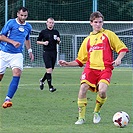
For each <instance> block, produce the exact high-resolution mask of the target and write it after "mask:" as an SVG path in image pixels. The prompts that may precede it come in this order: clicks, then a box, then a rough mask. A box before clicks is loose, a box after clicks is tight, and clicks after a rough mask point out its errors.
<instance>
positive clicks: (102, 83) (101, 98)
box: [93, 68, 112, 123]
mask: <svg viewBox="0 0 133 133" xmlns="http://www.w3.org/2000/svg"><path fill="white" fill-rule="evenodd" d="M99 74H100V78H99V79H98V80H99V82H98V93H97V97H96V105H95V109H94V118H93V122H94V123H99V122H100V120H101V117H100V109H101V107H102V106H103V104H104V103H105V102H106V100H107V94H106V93H107V88H108V85H109V84H110V79H111V76H112V70H111V69H110V68H106V69H105V70H104V71H101V72H100V73H99Z"/></svg>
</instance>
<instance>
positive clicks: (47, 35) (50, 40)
mask: <svg viewBox="0 0 133 133" xmlns="http://www.w3.org/2000/svg"><path fill="white" fill-rule="evenodd" d="M46 26H47V28H46V29H44V30H42V31H41V32H40V33H39V37H38V39H37V44H39V45H43V60H44V64H45V68H46V72H45V74H44V76H43V77H42V78H41V79H40V89H41V90H43V89H44V83H45V80H46V79H47V82H48V86H49V91H50V92H54V91H56V88H54V87H53V85H52V72H53V69H54V66H55V63H56V58H57V44H59V43H60V34H59V32H58V31H57V30H55V29H54V19H53V18H48V19H47V22H46Z"/></svg>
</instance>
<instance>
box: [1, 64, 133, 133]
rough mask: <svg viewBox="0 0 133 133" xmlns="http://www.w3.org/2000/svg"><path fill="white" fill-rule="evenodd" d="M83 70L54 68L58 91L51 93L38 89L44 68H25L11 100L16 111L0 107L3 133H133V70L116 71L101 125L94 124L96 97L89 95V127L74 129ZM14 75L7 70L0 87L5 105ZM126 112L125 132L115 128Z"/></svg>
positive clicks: (87, 125)
mask: <svg viewBox="0 0 133 133" xmlns="http://www.w3.org/2000/svg"><path fill="white" fill-rule="evenodd" d="M82 70H83V68H63V67H59V68H55V70H54V72H53V84H54V86H55V87H56V88H57V91H56V92H54V93H50V92H49V90H48V85H47V83H46V84H45V89H44V90H40V89H39V79H40V78H41V76H42V74H43V73H44V72H45V69H44V68H24V70H23V73H22V76H21V80H20V84H19V88H18V91H17V93H16V94H15V96H14V98H13V99H12V102H13V107H11V108H7V109H3V108H2V107H0V133H132V132H133V128H132V126H133V124H132V123H133V120H132V112H133V106H132V105H133V100H132V99H133V95H132V94H133V91H132V83H133V81H132V69H131V68H115V69H114V70H113V76H112V81H111V84H110V86H109V88H108V92H107V94H108V99H107V102H106V103H105V104H104V105H103V107H102V109H101V117H102V119H101V122H100V123H99V124H93V122H92V119H93V109H94V106H95V98H96V93H92V92H90V91H88V93H87V98H88V105H87V110H86V123H85V124H83V125H75V124H74V123H75V121H76V120H77V117H78V109H77V96H78V91H79V86H80V84H79V83H80V80H79V78H80V75H81V72H82ZM11 78H12V72H11V70H10V69H7V71H6V74H5V76H4V78H3V80H2V82H1V83H0V104H1V105H2V103H3V101H4V98H5V95H6V93H7V88H8V85H9V82H10V80H11ZM122 110H123V111H125V112H127V113H128V114H129V116H130V119H131V120H130V123H129V124H128V126H127V127H125V128H118V127H115V126H114V125H113V122H112V117H113V115H114V113H116V112H117V111H122Z"/></svg>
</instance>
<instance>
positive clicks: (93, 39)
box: [76, 29, 128, 70]
mask: <svg viewBox="0 0 133 133" xmlns="http://www.w3.org/2000/svg"><path fill="white" fill-rule="evenodd" d="M113 51H115V52H117V53H118V54H119V53H120V52H127V51H128V48H127V47H126V45H125V44H124V43H123V42H122V41H121V40H120V39H119V38H118V36H117V35H116V34H115V33H114V32H112V31H110V30H105V29H101V30H100V31H99V32H98V33H96V34H93V32H91V33H90V35H89V36H88V37H86V38H85V39H84V41H83V42H82V44H81V47H80V49H79V52H78V57H77V58H76V61H77V63H78V64H79V66H83V65H84V64H86V67H88V68H92V69H97V70H104V69H105V67H111V68H112V69H113V66H112V62H113Z"/></svg>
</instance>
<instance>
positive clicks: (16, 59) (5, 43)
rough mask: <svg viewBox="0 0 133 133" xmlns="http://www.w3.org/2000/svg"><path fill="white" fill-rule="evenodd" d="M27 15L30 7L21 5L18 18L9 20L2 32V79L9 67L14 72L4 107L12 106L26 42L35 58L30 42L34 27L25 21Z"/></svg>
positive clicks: (0, 67)
mask: <svg viewBox="0 0 133 133" xmlns="http://www.w3.org/2000/svg"><path fill="white" fill-rule="evenodd" d="M27 17H28V9H27V8H25V7H20V8H19V10H18V12H17V18H15V19H10V20H9V21H7V23H6V24H5V25H4V27H3V28H2V30H1V32H0V47H1V49H0V81H1V80H2V78H3V76H4V74H5V71H6V68H7V67H11V68H12V74H13V77H12V80H11V82H10V85H9V88H8V92H7V95H6V98H5V101H4V103H3V104H2V107H3V108H8V107H11V106H12V102H11V99H12V98H13V96H14V94H15V92H16V90H17V88H18V84H19V80H20V76H21V73H22V70H23V49H24V44H25V45H26V48H27V50H28V53H29V57H30V59H31V61H33V60H34V55H33V53H32V49H31V42H30V32H31V29H32V27H31V25H30V24H29V23H27V22H25V20H26V19H27Z"/></svg>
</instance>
